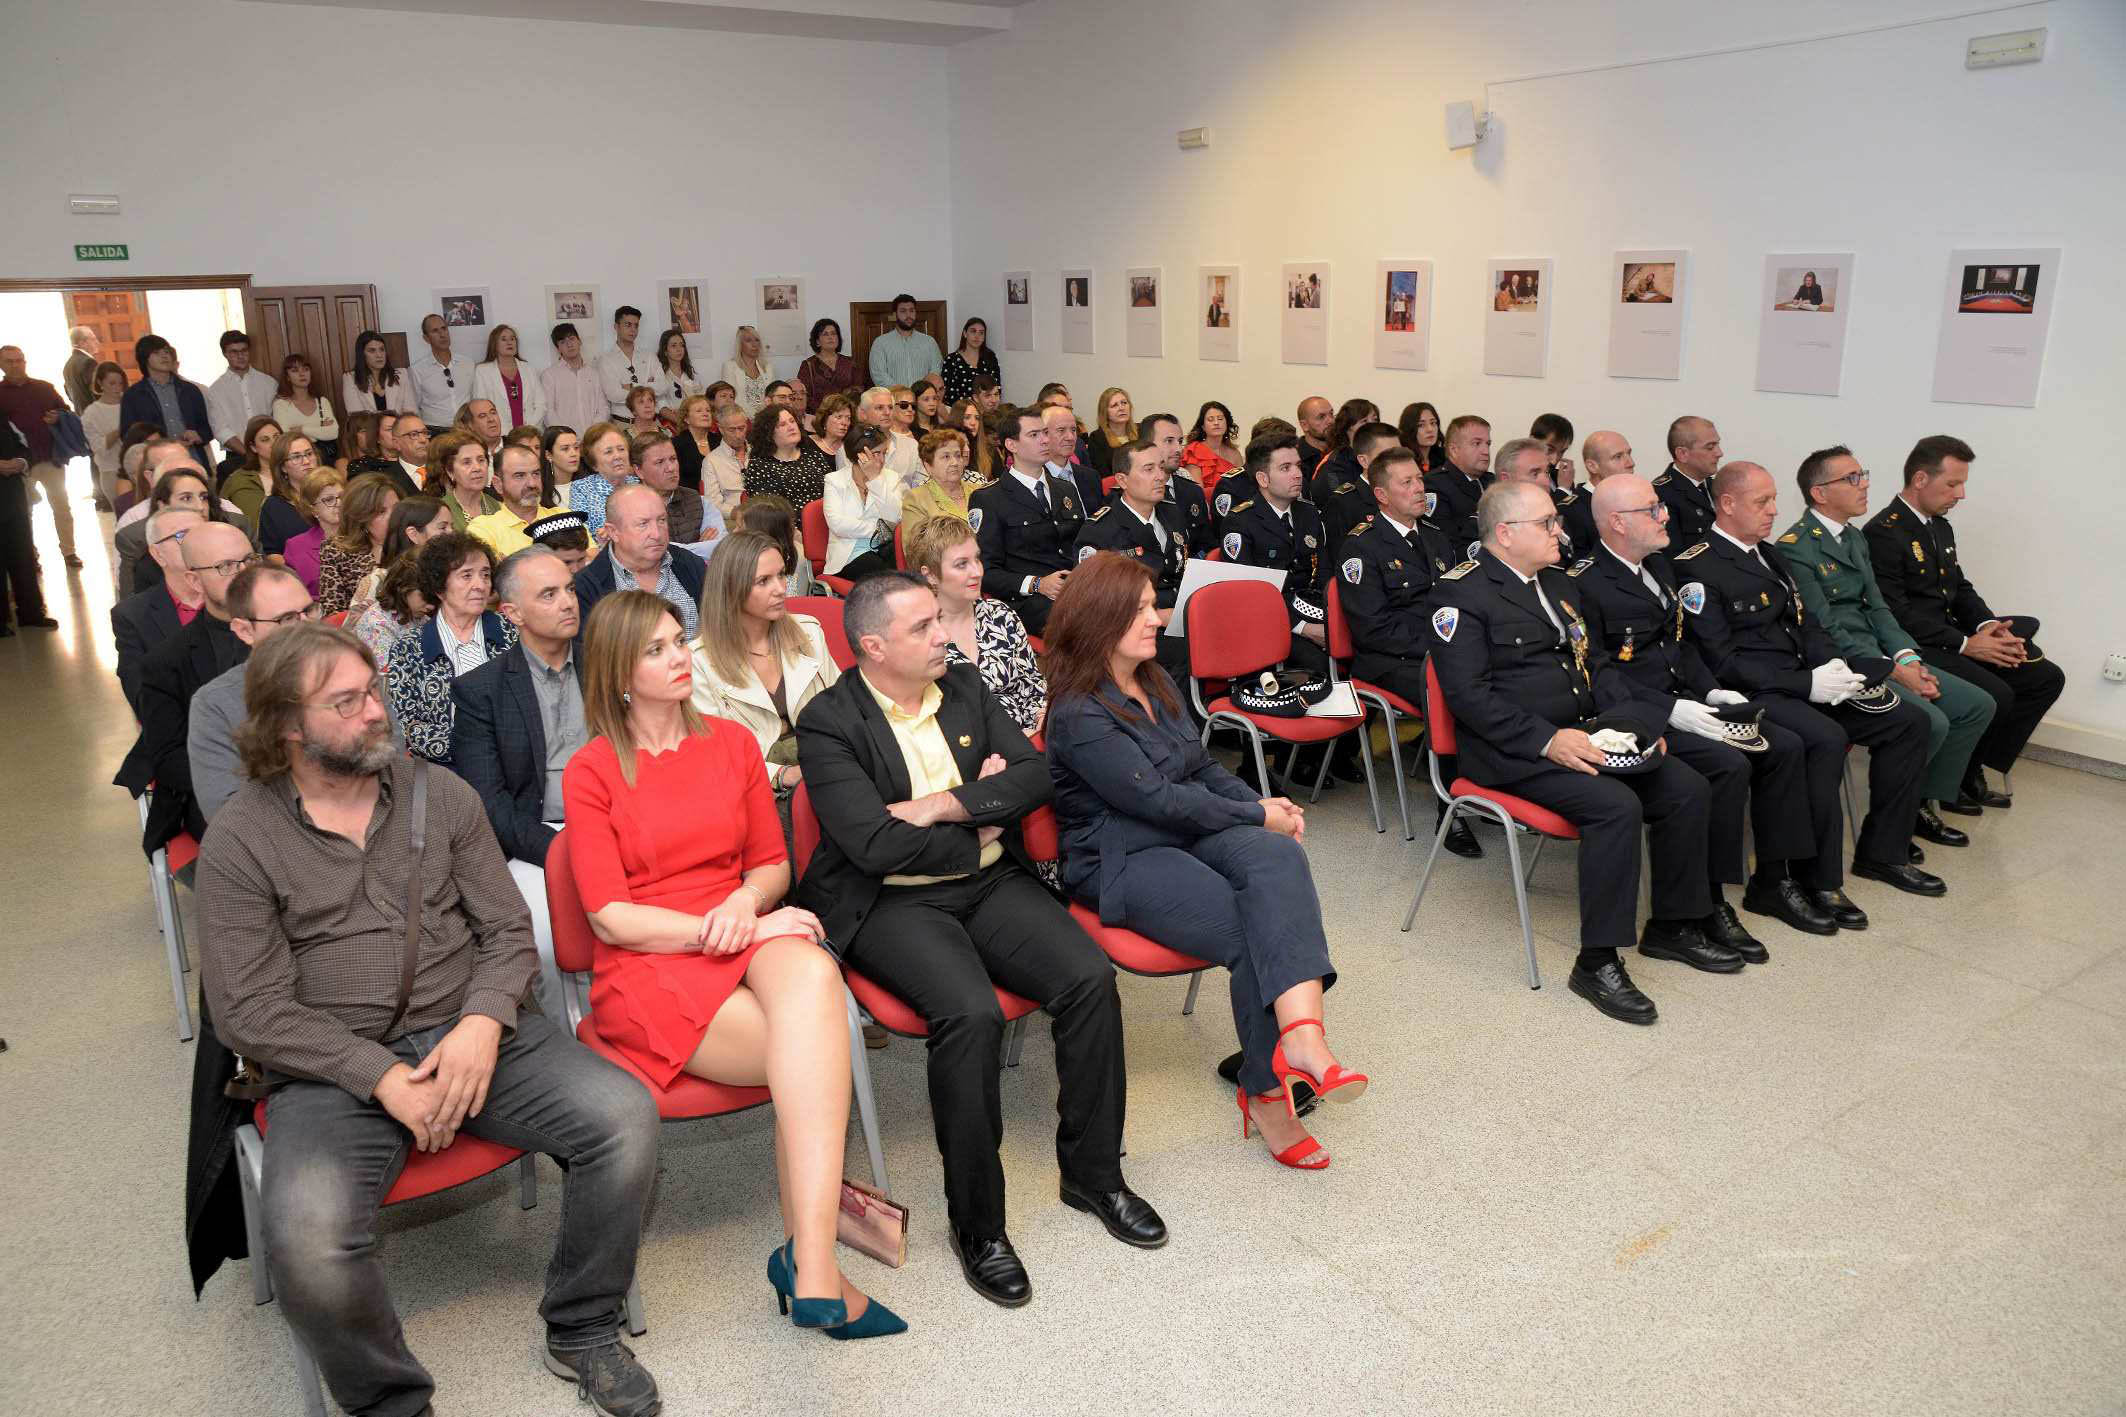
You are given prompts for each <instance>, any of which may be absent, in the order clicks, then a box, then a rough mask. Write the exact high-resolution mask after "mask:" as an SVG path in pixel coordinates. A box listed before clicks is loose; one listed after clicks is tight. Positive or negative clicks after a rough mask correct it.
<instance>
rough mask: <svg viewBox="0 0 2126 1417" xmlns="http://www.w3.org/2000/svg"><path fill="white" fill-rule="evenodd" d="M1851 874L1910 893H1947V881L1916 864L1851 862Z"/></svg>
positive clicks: (1856, 860)
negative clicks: (1896, 864)
mask: <svg viewBox="0 0 2126 1417" xmlns="http://www.w3.org/2000/svg"><path fill="white" fill-rule="evenodd" d="M1853 874H1854V875H1856V876H1860V877H1863V878H1864V879H1866V880H1870V881H1881V882H1882V883H1883V884H1884V885H1886V886H1895V887H1897V889H1899V890H1901V891H1905V892H1907V893H1909V894H1911V895H1947V894H1948V893H1949V885H1948V882H1946V881H1944V880H1942V878H1941V877H1939V876H1930V875H1928V874H1927V873H1926V872H1925V871H1922V870H1920V869H1919V868H1918V867H1917V866H1883V865H1879V864H1877V863H1876V862H1873V861H1861V860H1858V859H1855V861H1854V862H1853Z"/></svg>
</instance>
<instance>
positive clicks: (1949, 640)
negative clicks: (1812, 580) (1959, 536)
mask: <svg viewBox="0 0 2126 1417" xmlns="http://www.w3.org/2000/svg"><path fill="white" fill-rule="evenodd" d="M1866 534H1867V538H1868V556H1869V559H1870V560H1871V561H1872V562H1873V563H1874V569H1875V585H1876V588H1877V589H1878V590H1880V591H1881V592H1882V598H1883V601H1884V603H1885V604H1887V605H1888V606H1889V608H1890V614H1891V616H1892V617H1893V618H1894V619H1895V620H1896V621H1897V623H1898V624H1900V625H1902V626H1904V628H1905V630H1906V632H1907V633H1909V634H1910V635H1911V636H1912V637H1913V638H1914V639H1916V640H1918V641H1919V642H1920V643H1921V644H1922V645H1924V646H1926V647H1927V648H1928V649H1939V650H1948V651H1949V652H1950V653H1952V654H1960V653H1962V652H1963V647H1964V640H1965V639H1966V638H1967V637H1969V636H1971V635H1974V634H1976V633H1978V631H1979V630H1981V629H1983V628H1984V627H1985V626H1987V625H1990V624H1992V623H1994V622H1995V621H1996V620H1998V619H1999V618H2000V617H1999V616H1998V615H1995V614H1994V613H1993V611H1992V608H1991V607H1989V606H1988V605H1987V604H1986V599H1985V597H1984V596H1982V595H1980V594H1979V593H1978V588H1977V587H1976V586H1974V585H1972V584H1971V582H1970V581H1969V580H1968V579H1966V578H1965V576H1964V568H1963V566H1962V564H1961V563H1960V562H1959V561H1958V560H1957V557H1956V530H1955V528H1953V527H1951V526H1950V525H1949V519H1948V518H1947V517H1928V516H1924V515H1922V514H1921V513H1920V512H1919V510H1918V509H1917V508H1915V507H1914V506H1913V505H1912V504H1911V503H1909V502H1907V501H1906V500H1905V499H1904V498H1903V497H1901V496H1900V497H1895V498H1892V499H1891V501H1890V505H1889V506H1887V507H1885V508H1883V509H1882V510H1881V511H1880V512H1878V513H1876V515H1875V517H1874V519H1873V520H1872V521H1870V522H1869V523H1868V525H1867V533H1866Z"/></svg>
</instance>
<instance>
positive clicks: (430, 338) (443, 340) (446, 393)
mask: <svg viewBox="0 0 2126 1417" xmlns="http://www.w3.org/2000/svg"><path fill="white" fill-rule="evenodd" d="M421 339H422V340H423V341H424V342H426V344H427V346H428V347H427V348H426V349H424V350H422V351H421V352H420V353H419V354H416V355H415V356H414V357H413V358H412V359H410V360H408V361H407V363H406V373H407V375H408V376H409V377H411V378H412V380H413V402H414V407H416V408H418V409H419V410H420V413H421V422H423V423H425V424H427V425H428V431H429V432H430V433H440V432H442V431H443V430H444V429H446V428H448V427H449V426H450V425H451V423H452V422H454V421H455V420H456V418H457V416H458V405H460V404H462V403H464V402H465V400H467V399H469V398H471V397H472V361H471V360H470V359H461V358H459V357H458V355H457V354H456V353H455V352H453V351H452V349H451V347H450V326H449V325H446V324H445V323H443V317H442V316H441V315H436V314H430V315H426V316H423V317H422V319H421Z"/></svg>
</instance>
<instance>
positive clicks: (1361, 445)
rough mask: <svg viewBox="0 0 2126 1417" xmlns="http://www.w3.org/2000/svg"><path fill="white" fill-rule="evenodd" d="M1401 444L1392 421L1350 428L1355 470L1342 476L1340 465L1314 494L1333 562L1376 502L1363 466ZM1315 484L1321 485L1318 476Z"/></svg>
mask: <svg viewBox="0 0 2126 1417" xmlns="http://www.w3.org/2000/svg"><path fill="white" fill-rule="evenodd" d="M1401 446H1402V435H1401V434H1399V433H1397V432H1396V431H1395V428H1394V425H1392V424H1387V423H1361V424H1360V425H1359V426H1358V427H1357V428H1354V429H1353V430H1352V431H1351V449H1350V451H1351V464H1350V466H1351V468H1352V469H1354V470H1353V471H1351V472H1350V474H1349V475H1348V476H1345V475H1343V474H1344V469H1342V468H1340V467H1339V469H1338V470H1337V473H1336V475H1335V477H1334V478H1333V480H1332V481H1331V482H1330V485H1328V486H1327V487H1321V488H1320V495H1318V496H1316V497H1315V498H1314V504H1315V505H1316V506H1318V507H1320V508H1321V523H1322V525H1323V526H1324V527H1326V528H1327V529H1328V533H1329V539H1328V541H1327V543H1326V545H1327V546H1328V548H1329V560H1330V563H1331V564H1332V565H1333V564H1334V563H1336V562H1338V561H1341V560H1342V559H1343V551H1342V547H1343V544H1344V538H1345V537H1347V536H1349V535H1350V534H1351V532H1352V529H1353V528H1355V527H1356V526H1357V525H1358V524H1359V523H1360V522H1362V521H1364V520H1365V519H1366V518H1368V517H1370V516H1372V515H1373V510H1374V507H1375V506H1376V505H1377V504H1376V503H1375V502H1374V500H1373V484H1372V483H1371V482H1370V481H1368V480H1367V477H1366V470H1367V469H1368V468H1370V467H1372V466H1373V460H1374V459H1375V458H1377V457H1379V456H1380V455H1381V454H1382V453H1383V452H1385V451H1386V450H1388V449H1389V448H1399V447H1401ZM1332 461H1334V460H1333V459H1330V458H1323V459H1322V462H1321V465H1322V467H1323V469H1324V470H1326V469H1327V468H1328V467H1329V465H1330V463H1331V462H1332ZM1316 485H1317V487H1319V486H1320V483H1319V480H1317V483H1316ZM1461 559H1462V558H1461V557H1459V556H1457V557H1455V558H1453V560H1450V561H1449V562H1448V563H1447V564H1448V565H1450V566H1451V565H1453V564H1454V562H1455V561H1459V560H1461Z"/></svg>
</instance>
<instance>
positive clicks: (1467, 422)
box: [1425, 413, 1496, 557]
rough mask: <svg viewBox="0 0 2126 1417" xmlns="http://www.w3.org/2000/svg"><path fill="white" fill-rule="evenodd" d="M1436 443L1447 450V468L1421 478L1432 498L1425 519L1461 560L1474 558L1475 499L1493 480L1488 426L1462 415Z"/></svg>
mask: <svg viewBox="0 0 2126 1417" xmlns="http://www.w3.org/2000/svg"><path fill="white" fill-rule="evenodd" d="M1440 441H1441V442H1442V443H1444V444H1445V445H1446V448H1447V465H1446V466H1445V467H1443V468H1440V469H1439V470H1438V471H1437V472H1431V473H1427V474H1426V475H1425V490H1426V491H1427V492H1429V493H1431V494H1432V510H1431V511H1430V512H1428V513H1427V514H1426V515H1427V516H1429V517H1430V518H1431V520H1432V522H1433V523H1434V524H1435V525H1436V526H1438V527H1439V529H1440V530H1441V531H1444V532H1446V533H1447V539H1448V540H1449V541H1452V542H1453V543H1454V544H1455V545H1456V546H1459V547H1461V548H1462V554H1463V555H1464V556H1465V557H1474V556H1475V555H1476V549H1477V534H1476V503H1477V499H1478V498H1480V497H1482V496H1483V495H1484V489H1485V488H1487V487H1489V486H1490V485H1491V484H1492V482H1493V481H1495V480H1496V479H1494V478H1493V477H1492V475H1491V425H1490V423H1488V422H1487V421H1485V420H1484V419H1482V418H1479V417H1477V416H1476V415H1475V414H1473V413H1465V414H1462V415H1461V416H1460V417H1458V418H1455V419H1453V420H1452V421H1450V422H1449V423H1448V424H1447V431H1446V432H1445V433H1444V434H1442V435H1441V437H1440Z"/></svg>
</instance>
